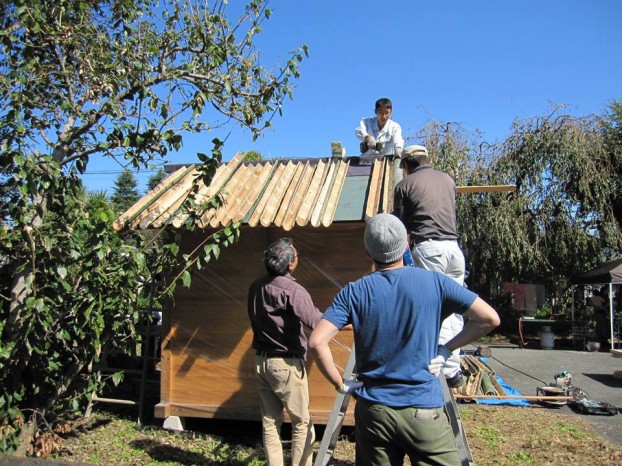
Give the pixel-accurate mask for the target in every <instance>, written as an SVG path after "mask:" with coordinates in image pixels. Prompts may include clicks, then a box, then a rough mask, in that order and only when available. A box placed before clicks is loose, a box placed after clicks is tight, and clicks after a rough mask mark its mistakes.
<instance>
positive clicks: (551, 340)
mask: <svg viewBox="0 0 622 466" xmlns="http://www.w3.org/2000/svg"><path fill="white" fill-rule="evenodd" d="M553 346H555V335H554V334H553V332H551V329H550V328H549V327H545V328H544V329H543V330H542V332H541V333H540V347H541V348H542V349H553Z"/></svg>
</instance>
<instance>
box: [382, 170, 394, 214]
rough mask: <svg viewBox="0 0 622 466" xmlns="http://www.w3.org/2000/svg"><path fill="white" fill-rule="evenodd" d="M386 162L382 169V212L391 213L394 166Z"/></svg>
mask: <svg viewBox="0 0 622 466" xmlns="http://www.w3.org/2000/svg"><path fill="white" fill-rule="evenodd" d="M394 163H395V162H390V161H388V160H387V162H386V164H385V169H384V181H383V183H382V212H386V213H389V214H390V213H391V212H393V190H394V188H395V186H394V184H393V174H394V165H393V164H394Z"/></svg>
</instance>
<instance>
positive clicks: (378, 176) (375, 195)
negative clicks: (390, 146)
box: [365, 159, 385, 221]
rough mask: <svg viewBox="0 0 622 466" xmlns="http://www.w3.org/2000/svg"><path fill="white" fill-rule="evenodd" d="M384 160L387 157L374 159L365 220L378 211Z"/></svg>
mask: <svg viewBox="0 0 622 466" xmlns="http://www.w3.org/2000/svg"><path fill="white" fill-rule="evenodd" d="M384 162H385V159H376V160H374V168H373V170H372V175H371V178H370V180H369V194H368V195H367V206H366V208H365V221H367V220H369V219H370V218H371V217H373V216H374V215H376V214H377V213H378V203H379V201H380V189H381V183H382V173H383V172H384V170H383V168H384Z"/></svg>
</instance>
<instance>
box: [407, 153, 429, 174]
mask: <svg viewBox="0 0 622 466" xmlns="http://www.w3.org/2000/svg"><path fill="white" fill-rule="evenodd" d="M423 165H430V159H429V158H428V156H427V155H423V154H422V155H413V156H410V157H406V158H405V159H402V161H401V162H400V168H406V169H407V170H408V171H409V172H411V173H412V172H413V171H414V170H415V169H416V168H419V167H421V166H423Z"/></svg>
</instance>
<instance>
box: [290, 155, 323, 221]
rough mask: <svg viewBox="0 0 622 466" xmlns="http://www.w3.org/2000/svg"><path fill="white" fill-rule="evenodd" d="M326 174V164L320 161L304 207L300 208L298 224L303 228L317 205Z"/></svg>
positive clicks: (297, 217) (304, 200)
mask: <svg viewBox="0 0 622 466" xmlns="http://www.w3.org/2000/svg"><path fill="white" fill-rule="evenodd" d="M325 173H326V162H324V161H323V160H319V161H318V164H317V166H316V167H315V173H314V174H313V178H312V179H311V183H310V184H309V189H308V190H307V193H306V194H305V196H304V198H303V200H302V205H301V206H300V209H299V210H298V215H297V216H296V224H297V225H299V226H301V227H303V226H305V225H306V224H307V223H309V219H310V218H311V212H312V211H313V206H314V205H315V200H316V199H317V196H318V192H319V190H320V186H321V185H322V181H323V180H324V175H325Z"/></svg>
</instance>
